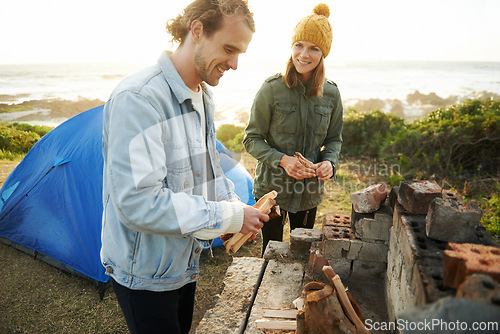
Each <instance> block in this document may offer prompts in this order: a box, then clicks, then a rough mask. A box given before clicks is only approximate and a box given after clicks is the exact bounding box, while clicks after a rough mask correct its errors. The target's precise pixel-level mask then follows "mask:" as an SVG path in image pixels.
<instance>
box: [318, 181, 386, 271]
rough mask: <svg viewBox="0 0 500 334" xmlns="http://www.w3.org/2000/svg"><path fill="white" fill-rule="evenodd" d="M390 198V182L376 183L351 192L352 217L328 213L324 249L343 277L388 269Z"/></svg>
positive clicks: (322, 245)
mask: <svg viewBox="0 0 500 334" xmlns="http://www.w3.org/2000/svg"><path fill="white" fill-rule="evenodd" d="M386 198H387V191H386V186H385V185H384V184H377V185H373V186H370V187H368V188H366V189H363V190H360V191H357V192H355V193H353V194H351V201H352V203H353V204H352V206H353V210H352V215H351V217H349V216H347V215H342V214H333V213H330V214H327V215H326V217H325V219H324V221H323V228H322V231H323V235H322V238H323V239H322V242H321V246H320V253H321V254H322V256H323V257H324V258H325V259H327V260H328V262H329V263H330V265H331V266H332V267H333V269H334V270H335V272H337V273H338V274H339V276H340V277H341V278H342V279H346V278H348V277H349V276H351V275H353V276H365V275H377V274H381V273H383V272H385V269H386V266H387V250H388V242H389V228H390V227H391V224H392V211H391V209H390V208H389V207H388V206H384V205H382V204H383V203H384V201H385V199H386Z"/></svg>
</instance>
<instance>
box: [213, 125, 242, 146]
mask: <svg viewBox="0 0 500 334" xmlns="http://www.w3.org/2000/svg"><path fill="white" fill-rule="evenodd" d="M244 135H245V127H244V126H239V125H234V124H222V125H220V126H219V127H218V128H217V139H218V140H219V141H220V142H221V143H222V145H224V146H225V147H226V148H227V149H228V150H231V151H233V152H243V150H244V147H243V137H244Z"/></svg>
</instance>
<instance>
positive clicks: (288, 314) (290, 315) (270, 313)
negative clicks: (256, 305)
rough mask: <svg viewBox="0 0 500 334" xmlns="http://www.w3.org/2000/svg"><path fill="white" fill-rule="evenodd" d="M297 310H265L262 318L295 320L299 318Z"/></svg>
mask: <svg viewBox="0 0 500 334" xmlns="http://www.w3.org/2000/svg"><path fill="white" fill-rule="evenodd" d="M297 312H299V310H297V309H291V308H290V309H272V308H263V309H262V316H263V317H266V318H284V319H295V318H296V317H297Z"/></svg>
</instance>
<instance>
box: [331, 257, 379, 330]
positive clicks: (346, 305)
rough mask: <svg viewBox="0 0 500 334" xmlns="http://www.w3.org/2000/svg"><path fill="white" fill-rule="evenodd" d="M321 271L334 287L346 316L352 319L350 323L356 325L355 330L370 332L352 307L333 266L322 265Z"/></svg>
mask: <svg viewBox="0 0 500 334" xmlns="http://www.w3.org/2000/svg"><path fill="white" fill-rule="evenodd" d="M323 273H324V274H325V276H326V277H327V278H328V280H329V281H330V283H332V285H333V287H334V288H335V291H336V292H337V295H338V297H339V300H340V303H341V304H342V308H343V309H344V310H345V311H346V312H347V317H348V318H349V320H351V321H352V323H353V324H354V326H355V327H356V330H357V332H358V333H360V334H365V333H370V331H368V330H367V329H366V327H365V325H364V323H363V322H362V321H361V319H360V318H359V317H358V315H357V313H356V311H355V310H354V308H353V307H352V304H351V302H350V301H349V297H348V296H347V293H346V289H345V286H344V284H342V281H341V280H340V277H339V275H337V274H336V273H335V271H334V270H333V268H332V267H330V266H324V267H323Z"/></svg>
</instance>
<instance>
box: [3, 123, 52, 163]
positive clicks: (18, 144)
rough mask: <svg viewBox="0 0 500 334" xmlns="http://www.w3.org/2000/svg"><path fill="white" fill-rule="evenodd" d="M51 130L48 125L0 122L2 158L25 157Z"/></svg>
mask: <svg viewBox="0 0 500 334" xmlns="http://www.w3.org/2000/svg"><path fill="white" fill-rule="evenodd" d="M50 130H52V128H51V127H48V126H38V125H35V126H33V125H29V124H25V123H5V122H0V159H9V160H14V159H16V158H21V157H23V156H24V155H25V154H26V153H27V152H28V151H29V150H30V149H31V147H32V146H33V145H35V143H36V142H37V141H38V140H40V138H41V137H43V136H44V135H45V134H46V133H47V132H49V131H50Z"/></svg>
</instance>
